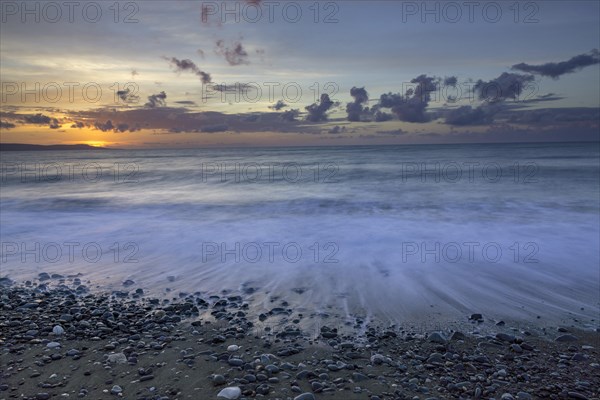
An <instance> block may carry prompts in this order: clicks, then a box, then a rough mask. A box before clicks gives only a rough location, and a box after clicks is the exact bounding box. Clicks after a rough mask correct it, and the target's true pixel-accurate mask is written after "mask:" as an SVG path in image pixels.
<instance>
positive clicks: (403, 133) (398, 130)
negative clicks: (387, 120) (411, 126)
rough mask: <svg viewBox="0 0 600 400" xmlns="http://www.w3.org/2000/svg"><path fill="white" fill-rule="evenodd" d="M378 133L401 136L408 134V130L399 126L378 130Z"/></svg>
mask: <svg viewBox="0 0 600 400" xmlns="http://www.w3.org/2000/svg"><path fill="white" fill-rule="evenodd" d="M376 133H377V134H378V135H381V136H400V135H406V134H407V133H408V132H406V131H404V130H402V129H400V128H398V129H394V130H391V131H377V132H376Z"/></svg>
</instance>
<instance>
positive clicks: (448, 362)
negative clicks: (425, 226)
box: [0, 278, 600, 400]
mask: <svg viewBox="0 0 600 400" xmlns="http://www.w3.org/2000/svg"><path fill="white" fill-rule="evenodd" d="M0 284H1V285H2V286H1V287H2V300H1V302H0V307H1V310H2V312H1V317H0V327H1V330H0V331H1V338H0V347H1V351H2V366H1V376H2V379H1V380H0V399H11V398H21V399H40V400H43V399H51V398H61V397H67V395H69V396H77V397H78V398H94V399H96V398H102V399H104V398H106V399H109V398H115V397H122V398H127V399H129V398H135V399H184V398H192V399H217V398H218V397H217V396H218V394H219V393H220V392H221V391H222V390H223V389H226V388H230V389H228V390H226V391H225V393H224V395H230V396H231V398H239V399H243V398H280V399H288V398H289V399H296V398H297V399H299V400H310V399H322V398H326V399H370V400H377V399H401V398H407V399H412V398H415V399H416V398H419V399H421V398H423V399H446V398H457V399H458V398H498V399H504V400H507V399H511V398H514V399H528V398H550V399H552V398H556V399H560V398H574V399H577V398H579V399H586V398H587V399H594V398H600V391H599V389H598V388H600V378H599V376H600V374H599V373H600V364H598V361H597V360H598V359H599V358H600V351H599V350H600V333H599V332H597V331H596V332H590V331H581V330H578V329H575V328H570V327H561V328H558V329H554V330H551V329H550V328H548V329H546V328H542V329H541V330H540V331H539V332H537V331H532V332H529V331H524V330H519V329H517V328H513V327H511V326H510V324H508V323H505V324H498V325H496V331H497V333H495V334H494V333H493V332H492V333H487V332H486V333H482V332H479V330H478V326H480V325H481V324H482V323H481V322H477V319H478V318H484V316H481V317H480V316H477V315H475V316H471V317H472V318H473V320H472V321H471V322H470V324H471V326H472V329H470V331H469V332H468V331H467V330H464V331H457V330H454V329H450V328H449V327H448V326H446V327H442V326H440V329H438V330H436V331H422V330H420V329H418V328H417V329H414V328H411V327H408V326H383V325H381V326H379V325H377V324H374V323H371V324H368V323H365V324H364V326H362V327H361V326H360V325H359V324H358V323H357V324H356V325H355V326H348V325H344V324H343V323H342V322H339V321H335V320H334V319H331V321H330V323H328V324H327V325H322V326H320V329H319V330H318V331H317V332H312V331H311V332H307V331H303V330H302V329H301V328H299V323H300V320H301V319H302V318H306V316H305V315H303V314H302V313H298V312H297V311H295V310H293V309H292V308H290V306H289V305H288V306H287V307H285V306H281V307H278V305H282V304H283V305H285V304H286V302H285V300H283V299H279V300H280V303H282V304H276V305H275V306H274V307H273V308H272V309H271V311H270V312H269V313H267V315H265V314H261V315H253V314H252V313H251V312H250V311H249V305H248V303H247V302H246V301H245V299H244V298H243V297H242V296H237V295H229V296H227V295H225V296H209V297H203V296H201V295H199V294H190V295H188V296H186V297H182V298H179V299H177V300H173V301H171V300H167V299H162V300H161V299H158V298H152V297H146V296H145V295H144V293H143V291H139V290H138V291H134V292H133V294H125V292H118V291H117V292H113V293H112V294H99V293H95V294H90V293H89V292H88V291H87V290H85V288H84V287H83V285H81V282H80V281H78V280H77V279H74V280H73V283H72V284H71V286H68V285H66V284H64V283H59V284H58V285H55V284H54V282H53V281H52V280H50V281H44V282H39V283H38V282H35V283H31V286H25V285H22V284H21V285H19V284H15V283H13V282H10V281H9V280H8V279H6V278H3V279H2V281H1V282H0ZM271 319H273V321H272V322H271V321H270V320H271ZM359 328H362V329H361V331H363V332H364V334H361V333H360V332H359ZM237 388H239V392H238V391H237ZM236 395H237V397H235V396H236ZM221 398H223V397H221ZM224 398H227V397H224Z"/></svg>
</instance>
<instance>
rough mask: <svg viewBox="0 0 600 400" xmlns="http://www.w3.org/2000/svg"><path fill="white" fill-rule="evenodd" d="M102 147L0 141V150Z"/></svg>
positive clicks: (97, 148)
mask: <svg viewBox="0 0 600 400" xmlns="http://www.w3.org/2000/svg"><path fill="white" fill-rule="evenodd" d="M102 149H104V148H103V147H95V146H90V145H88V144H52V145H41V144H23V143H0V151H48V150H102Z"/></svg>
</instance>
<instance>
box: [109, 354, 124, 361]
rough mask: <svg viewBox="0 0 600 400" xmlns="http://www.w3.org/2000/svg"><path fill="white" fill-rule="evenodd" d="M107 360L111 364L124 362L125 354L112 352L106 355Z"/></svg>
mask: <svg viewBox="0 0 600 400" xmlns="http://www.w3.org/2000/svg"><path fill="white" fill-rule="evenodd" d="M108 362H109V363H112V364H126V363H127V356H126V355H125V354H123V353H114V354H109V355H108Z"/></svg>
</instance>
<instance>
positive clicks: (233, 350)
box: [227, 344, 240, 353]
mask: <svg viewBox="0 0 600 400" xmlns="http://www.w3.org/2000/svg"><path fill="white" fill-rule="evenodd" d="M239 349H240V346H237V345H235V344H232V345H231V346H228V347H227V351H228V352H230V353H235V352H236V351H238V350H239Z"/></svg>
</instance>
